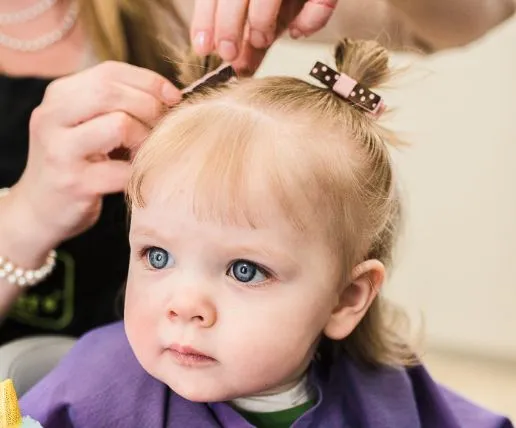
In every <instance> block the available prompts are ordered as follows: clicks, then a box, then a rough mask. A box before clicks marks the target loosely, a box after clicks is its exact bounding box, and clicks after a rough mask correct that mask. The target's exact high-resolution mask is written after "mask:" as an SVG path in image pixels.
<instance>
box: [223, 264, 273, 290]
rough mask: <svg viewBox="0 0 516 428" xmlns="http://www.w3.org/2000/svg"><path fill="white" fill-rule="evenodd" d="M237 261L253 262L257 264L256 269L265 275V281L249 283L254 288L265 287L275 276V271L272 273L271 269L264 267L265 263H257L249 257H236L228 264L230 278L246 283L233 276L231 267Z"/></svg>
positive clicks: (227, 271) (248, 285) (227, 273)
mask: <svg viewBox="0 0 516 428" xmlns="http://www.w3.org/2000/svg"><path fill="white" fill-rule="evenodd" d="M237 262H244V263H249V264H252V265H254V266H256V269H257V270H259V271H260V272H261V273H262V274H263V276H265V281H262V282H258V283H255V284H247V287H253V288H259V287H263V286H265V285H267V284H268V283H269V282H270V280H271V279H273V278H274V277H275V275H274V273H272V272H271V271H270V270H269V269H267V268H266V267H264V266H263V265H261V264H259V263H256V262H253V261H252V260H247V259H235V260H232V261H231V262H230V263H229V264H228V266H227V268H226V275H227V276H229V277H230V278H232V279H234V280H235V281H237V282H238V283H240V284H244V285H245V284H246V283H243V282H240V281H238V280H237V279H236V278H234V277H233V275H231V268H232V267H233V265H234V264H235V263H237Z"/></svg>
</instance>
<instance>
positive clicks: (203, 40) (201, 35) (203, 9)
mask: <svg viewBox="0 0 516 428" xmlns="http://www.w3.org/2000/svg"><path fill="white" fill-rule="evenodd" d="M216 10H217V0H196V1H195V4H194V14H193V18H192V24H191V29H190V37H191V39H192V45H193V48H194V50H195V52H196V53H197V55H199V56H206V55H208V54H210V53H211V52H213V49H214V48H215V39H214V36H215V12H216Z"/></svg>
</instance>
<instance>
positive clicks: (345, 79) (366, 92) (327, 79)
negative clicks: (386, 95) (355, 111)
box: [310, 62, 387, 119]
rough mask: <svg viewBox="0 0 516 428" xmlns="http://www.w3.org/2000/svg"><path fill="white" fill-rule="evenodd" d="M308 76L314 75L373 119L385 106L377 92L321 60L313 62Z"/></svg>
mask: <svg viewBox="0 0 516 428" xmlns="http://www.w3.org/2000/svg"><path fill="white" fill-rule="evenodd" d="M310 76H312V77H315V78H316V79H317V80H319V82H321V83H323V84H324V85H325V86H327V87H329V88H330V89H331V90H332V91H333V92H335V93H336V94H338V95H340V96H341V97H342V98H344V99H345V100H348V101H349V102H350V103H351V104H353V105H355V106H357V107H359V108H361V109H363V110H365V111H367V112H368V113H369V114H370V115H371V116H372V117H373V118H375V119H378V118H379V117H380V116H381V115H382V113H383V112H384V111H385V109H386V107H387V106H386V105H385V103H384V101H383V99H382V97H380V96H379V95H378V94H376V93H374V92H373V91H371V90H370V89H368V88H366V87H365V86H363V85H361V84H360V83H359V82H357V81H356V80H355V79H353V78H351V77H350V76H348V75H347V74H345V73H338V72H337V71H335V70H333V69H331V68H330V67H328V66H327V65H325V64H323V63H322V62H316V63H315V65H314V66H313V67H312V70H311V71H310Z"/></svg>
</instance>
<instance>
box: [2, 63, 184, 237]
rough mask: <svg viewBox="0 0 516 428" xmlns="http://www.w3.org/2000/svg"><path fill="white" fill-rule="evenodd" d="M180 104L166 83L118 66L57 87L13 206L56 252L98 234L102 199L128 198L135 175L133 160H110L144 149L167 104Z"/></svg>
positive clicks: (51, 90)
mask: <svg viewBox="0 0 516 428" xmlns="http://www.w3.org/2000/svg"><path fill="white" fill-rule="evenodd" d="M180 97H181V94H180V92H179V90H177V89H176V88H175V87H174V86H173V85H172V83H170V82H169V81H168V80H166V79H165V78H163V77H162V76H160V75H158V74H156V73H154V72H152V71H149V70H146V69H142V68H138V67H135V66H131V65H128V64H124V63H117V62H105V63H103V64H100V65H98V66H95V67H93V68H91V69H88V70H85V71H83V72H80V73H78V74H75V75H72V76H68V77H64V78H61V79H58V80H56V81H54V82H53V83H51V84H50V85H49V87H48V88H47V91H46V93H45V96H44V99H43V102H42V103H41V105H40V106H39V107H37V108H36V110H34V112H33V115H32V117H31V121H30V146H29V157H28V162H27V166H26V169H25V171H24V173H23V175H22V177H21V179H20V181H19V182H18V183H17V184H16V185H15V186H14V187H13V189H12V192H11V194H12V195H11V196H12V198H11V199H12V201H11V206H13V205H14V206H16V208H17V212H19V213H23V218H24V219H27V218H29V217H30V218H31V219H33V221H31V222H30V227H33V228H34V229H35V230H33V231H31V232H32V233H34V240H36V239H37V240H43V241H44V242H45V243H46V244H47V246H55V245H57V244H58V243H60V242H61V241H63V240H65V239H68V238H70V237H73V236H75V235H77V234H79V233H81V232H83V231H84V230H86V229H87V228H89V227H91V226H92V225H93V224H94V223H95V222H96V221H97V220H98V217H99V215H100V211H101V206H102V196H103V195H105V194H108V193H116V192H120V191H122V190H123V189H124V187H125V185H126V183H127V180H128V177H129V173H130V169H129V163H128V161H127V160H120V159H112V157H110V156H109V154H110V153H111V152H112V151H113V150H114V149H117V148H120V147H125V148H127V149H129V150H134V149H135V148H137V147H138V146H139V145H140V143H141V142H142V141H143V139H144V138H145V137H146V135H147V133H148V129H149V127H150V126H152V125H153V124H154V123H155V122H156V121H157V120H158V118H159V117H160V115H161V114H162V113H163V111H164V105H172V104H174V103H176V102H177V101H179V99H180ZM38 234H39V236H37V235H38ZM40 245H41V244H40Z"/></svg>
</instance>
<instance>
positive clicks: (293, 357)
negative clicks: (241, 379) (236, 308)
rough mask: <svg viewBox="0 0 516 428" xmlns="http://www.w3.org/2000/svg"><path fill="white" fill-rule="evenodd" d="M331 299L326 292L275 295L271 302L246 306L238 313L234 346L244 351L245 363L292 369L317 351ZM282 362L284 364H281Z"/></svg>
mask: <svg viewBox="0 0 516 428" xmlns="http://www.w3.org/2000/svg"><path fill="white" fill-rule="evenodd" d="M329 300H330V299H329V298H328V297H325V296H322V295H320V294H319V295H317V296H315V295H312V294H311V293H306V294H304V295H295V294H294V295H292V294H291V293H288V295H287V294H286V295H285V296H274V297H272V298H271V300H270V301H269V302H266V303H265V302H260V304H258V305H256V306H254V305H253V306H252V307H251V306H250V305H247V306H246V310H245V311H243V312H242V313H240V314H237V313H234V316H235V320H234V321H232V322H231V324H230V325H231V326H232V330H233V333H232V334H231V335H230V338H231V339H230V340H231V342H232V346H231V348H233V349H238V350H240V352H239V353H240V357H239V358H238V359H239V360H240V361H241V362H242V363H244V362H246V361H247V362H250V361H252V362H253V363H254V364H256V365H257V366H262V367H263V366H264V365H268V364H270V365H271V366H272V367H274V366H277V365H278V364H279V366H283V367H284V368H285V369H287V367H290V368H292V366H293V365H299V364H301V363H302V362H303V361H305V360H306V359H307V358H308V359H310V358H311V356H312V353H313V351H314V348H313V345H314V344H315V343H316V342H317V341H318V339H319V337H320V335H321V332H322V330H323V329H324V327H325V325H326V323H327V321H328V318H329V315H330V313H331V309H330V307H331V306H330V304H329ZM279 361H281V363H279Z"/></svg>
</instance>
